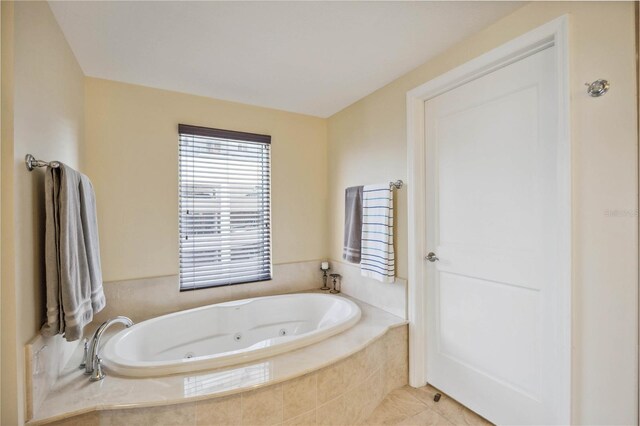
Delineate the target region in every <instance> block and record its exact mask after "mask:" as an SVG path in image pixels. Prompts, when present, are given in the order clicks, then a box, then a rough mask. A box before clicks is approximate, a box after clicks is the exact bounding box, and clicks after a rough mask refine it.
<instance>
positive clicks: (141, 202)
mask: <svg viewBox="0 0 640 426" xmlns="http://www.w3.org/2000/svg"><path fill="white" fill-rule="evenodd" d="M85 107H86V109H85V111H86V141H87V144H86V148H85V149H86V152H85V156H84V161H85V166H86V170H87V171H88V173H89V175H90V178H91V180H92V181H93V184H94V187H95V190H96V194H97V204H98V222H99V224H100V248H101V251H102V252H101V255H102V268H103V269H102V271H103V276H104V279H105V281H114V280H125V279H132V278H141V277H153V276H160V275H173V274H176V273H177V272H178V209H177V205H178V188H177V185H178V179H177V176H178V135H177V127H178V124H179V123H183V124H193V125H199V126H206V127H215V128H222V129H230V130H239V131H244V132H252V133H262V134H269V135H271V137H272V139H271V140H272V152H271V159H272V193H273V194H272V217H273V225H272V226H273V262H274V263H275V264H279V263H287V262H296V261H304V260H314V259H321V258H323V257H324V256H325V255H326V251H327V250H326V241H327V226H326V200H327V179H326V173H327V153H326V151H327V146H326V139H327V136H326V120H323V119H320V118H315V117H311V116H306V115H300V114H293V113H288V112H283V111H277V110H273V109H267V108H259V107H253V106H249V105H243V104H237V103H233V102H225V101H219V100H215V99H210V98H204V97H199V96H193V95H186V94H181V93H176V92H169V91H164V90H158V89H151V88H146V87H141V86H134V85H129V84H123V83H117V82H113V81H107V80H99V79H94V78H87V79H86V104H85Z"/></svg>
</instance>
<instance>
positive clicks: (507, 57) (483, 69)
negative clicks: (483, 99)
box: [407, 15, 572, 424]
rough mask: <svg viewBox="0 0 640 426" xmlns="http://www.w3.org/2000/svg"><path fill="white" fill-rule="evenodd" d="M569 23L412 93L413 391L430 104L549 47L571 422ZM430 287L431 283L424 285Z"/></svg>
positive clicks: (417, 374)
mask: <svg viewBox="0 0 640 426" xmlns="http://www.w3.org/2000/svg"><path fill="white" fill-rule="evenodd" d="M568 21H569V19H568V15H563V16H561V17H559V18H556V19H554V20H552V21H550V22H548V23H546V24H544V25H542V26H540V27H538V28H536V29H534V30H532V31H530V32H528V33H526V34H524V35H522V36H519V37H517V38H515V39H513V40H511V41H509V42H507V43H505V44H503V45H502V46H499V47H497V48H495V49H493V50H490V51H489V52H487V53H485V54H483V55H481V56H479V57H477V58H475V59H473V60H471V61H469V62H467V63H465V64H463V65H461V66H459V67H457V68H454V69H452V70H450V71H448V72H446V73H445V74H442V75H440V76H438V77H436V78H434V79H433V80H430V81H428V82H426V83H424V84H422V85H420V86H418V87H416V88H414V89H412V90H410V91H409V92H407V177H408V178H409V179H408V180H409V184H408V185H407V190H408V225H409V228H408V231H409V232H408V234H409V264H408V265H409V281H408V303H407V305H408V318H409V384H410V385H411V386H413V387H420V386H424V385H425V383H426V378H427V372H426V357H427V344H428V342H427V327H426V318H427V315H426V304H425V295H426V288H425V285H429V283H433V282H434V276H435V272H434V268H429V267H427V262H425V261H424V259H423V257H424V255H425V254H426V253H427V252H428V251H429V248H428V247H427V246H426V238H425V236H426V229H427V226H426V225H427V223H426V214H427V212H426V197H425V192H426V185H425V178H426V170H425V169H426V164H425V154H426V152H425V142H424V138H425V134H424V125H425V119H424V114H425V101H427V100H429V99H431V98H433V97H435V96H438V95H440V94H442V93H444V92H447V91H449V90H451V89H453V88H455V87H458V86H460V85H462V84H464V83H467V82H469V81H471V80H474V79H476V78H479V77H481V76H483V75H485V74H488V73H490V72H492V71H494V70H496V69H499V68H502V67H504V66H507V65H509V64H511V63H513V62H516V61H518V60H519V59H522V58H524V57H526V56H530V55H532V54H534V53H536V52H538V51H540V50H543V49H545V48H547V47H550V46H555V47H556V70H555V71H556V78H557V88H558V94H557V95H558V101H559V108H558V111H559V115H558V120H559V121H558V130H559V132H558V143H559V149H558V159H557V161H558V163H557V170H558V178H559V182H560V184H559V188H558V190H559V192H560V198H561V200H560V218H559V220H560V224H561V229H563V230H564V231H565V232H563V234H562V235H561V236H560V245H561V247H560V253H561V256H562V258H563V261H562V262H561V264H562V271H561V274H562V278H561V285H562V296H561V300H559V304H560V306H561V307H562V309H563V311H564V313H565V315H564V316H563V322H562V324H559V327H558V331H559V332H560V333H562V340H563V341H564V344H563V346H562V348H558V350H559V351H560V352H561V354H562V355H561V357H562V361H561V362H562V364H563V365H562V371H563V372H564V374H563V377H561V378H560V379H559V380H560V381H561V386H562V388H563V392H562V395H563V399H564V401H562V406H563V407H566V409H565V415H564V417H565V419H564V420H565V421H563V423H567V424H568V423H570V418H571V294H572V292H571V285H572V284H571V282H572V280H571V278H572V261H571V254H572V246H571V223H572V221H571V214H572V211H571V135H570V93H569V41H568V31H569V22H568ZM423 283H426V284H423Z"/></svg>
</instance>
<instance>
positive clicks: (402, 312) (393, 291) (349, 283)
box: [329, 260, 407, 319]
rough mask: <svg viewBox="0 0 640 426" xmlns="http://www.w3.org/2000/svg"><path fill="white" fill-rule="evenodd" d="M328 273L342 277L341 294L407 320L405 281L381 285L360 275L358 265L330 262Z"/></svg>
mask: <svg viewBox="0 0 640 426" xmlns="http://www.w3.org/2000/svg"><path fill="white" fill-rule="evenodd" d="M329 272H330V273H332V274H333V273H338V274H340V275H342V288H341V290H342V292H343V293H344V294H348V295H349V296H351V297H355V298H356V299H358V300H362V301H363V302H366V303H368V304H370V305H373V306H375V307H376V308H380V309H382V310H384V311H387V312H389V313H391V314H393V315H395V316H397V317H400V318H405V319H406V318H407V280H405V279H404V278H397V277H396V280H395V282H392V283H381V282H380V281H376V280H374V279H372V278H368V277H363V276H362V275H361V274H360V265H355V264H353V263H347V262H342V261H338V260H332V261H331V271H329Z"/></svg>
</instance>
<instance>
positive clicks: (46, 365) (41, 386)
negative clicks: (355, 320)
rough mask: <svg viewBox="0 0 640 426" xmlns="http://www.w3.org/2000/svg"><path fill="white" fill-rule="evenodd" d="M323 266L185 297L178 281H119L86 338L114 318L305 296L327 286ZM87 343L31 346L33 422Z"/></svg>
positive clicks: (110, 286) (308, 265)
mask: <svg viewBox="0 0 640 426" xmlns="http://www.w3.org/2000/svg"><path fill="white" fill-rule="evenodd" d="M320 262H321V260H313V261H306V262H294V263H285V264H279V265H274V266H273V279H272V280H271V281H261V282H256V283H247V284H239V285H233V286H225V287H217V288H209V289H201V290H197V291H186V292H180V291H179V289H178V276H177V275H171V276H165V277H154V278H142V279H136V280H126V281H113V282H107V283H105V284H104V291H105V295H106V298H107V306H106V307H105V309H103V310H102V311H101V312H99V313H98V314H97V315H96V316H95V319H94V321H93V323H92V324H91V325H89V326H88V327H87V328H86V329H85V333H84V334H85V336H86V337H91V335H92V333H93V331H94V330H95V329H96V328H97V326H98V325H99V324H101V323H103V322H104V321H106V320H107V319H109V318H112V317H115V316H118V315H126V316H128V317H129V318H131V319H132V320H133V321H134V322H140V321H143V320H146V319H149V318H153V317H156V316H160V315H164V314H167V313H171V312H176V311H181V310H185V309H190V308H194V307H199V306H204V305H208V304H212V303H220V302H226V301H229V300H238V299H245V298H249V297H258V296H270V295H275V294H283V293H293V292H301V291H306V290H310V289H317V288H320V287H321V286H322V272H321V271H320ZM79 345H81V341H77V342H67V341H65V340H64V338H63V337H62V336H53V337H44V336H41V335H37V336H36V337H34V338H33V339H32V340H31V342H30V343H29V344H28V345H26V346H25V360H26V364H27V365H26V366H25V369H26V378H27V382H28V383H27V384H26V388H27V392H28V394H27V419H30V418H33V417H34V413H35V412H36V411H37V410H38V407H39V406H40V405H41V404H42V402H43V401H44V399H45V397H46V395H47V394H48V393H49V391H50V390H51V388H52V386H53V385H54V383H55V382H56V381H57V379H58V376H59V374H60V373H61V372H62V371H63V369H64V367H65V365H67V363H68V361H69V358H70V357H71V355H72V354H73V352H74V351H76V350H77V348H78V346H79Z"/></svg>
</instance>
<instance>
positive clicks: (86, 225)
mask: <svg viewBox="0 0 640 426" xmlns="http://www.w3.org/2000/svg"><path fill="white" fill-rule="evenodd" d="M45 209H46V228H45V270H46V288H47V319H46V323H45V324H44V325H43V326H42V330H41V332H42V334H43V335H45V336H53V335H56V334H64V336H65V339H66V340H67V341H69V342H71V341H73V340H78V339H79V338H81V337H82V330H83V328H84V326H85V325H87V324H88V323H90V322H91V320H92V319H93V315H94V314H95V313H97V312H99V311H101V310H102V308H104V306H105V304H106V301H105V297H104V293H103V291H102V271H101V268H100V247H99V242H98V222H97V218H96V202H95V195H94V193H93V187H92V185H91V181H90V180H89V178H87V177H86V176H85V175H83V174H81V173H79V172H77V171H75V170H73V169H72V168H71V167H69V166H66V165H64V164H62V163H60V166H59V167H58V168H52V167H48V168H47V171H46V175H45Z"/></svg>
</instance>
